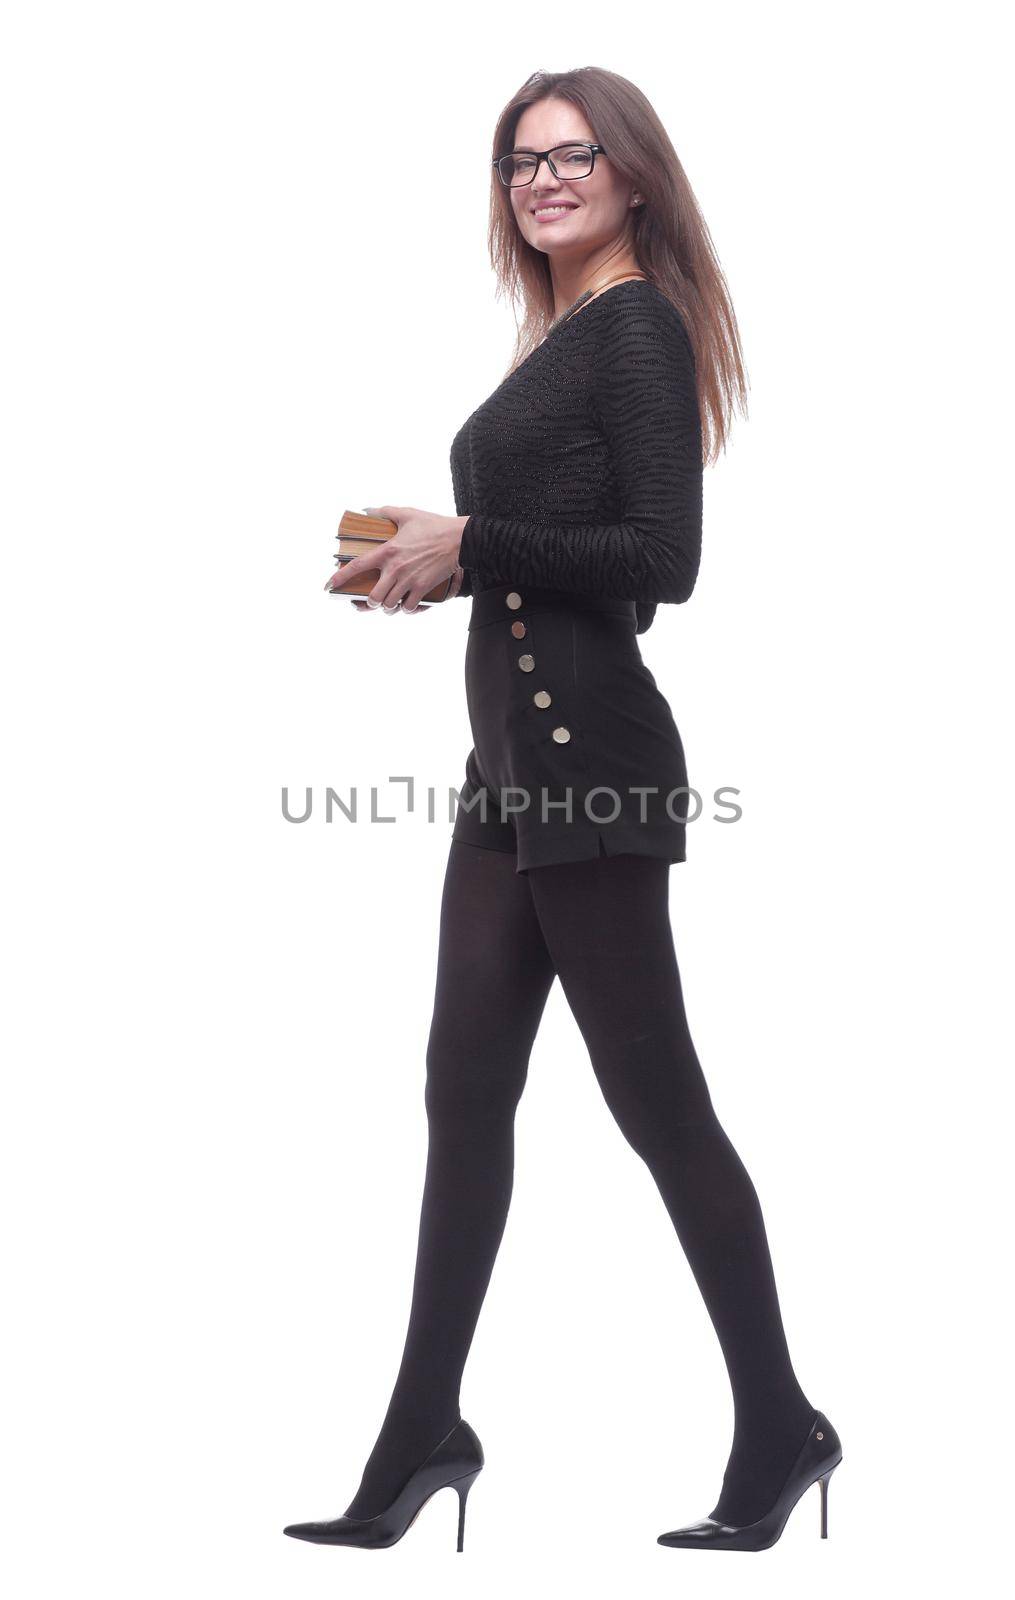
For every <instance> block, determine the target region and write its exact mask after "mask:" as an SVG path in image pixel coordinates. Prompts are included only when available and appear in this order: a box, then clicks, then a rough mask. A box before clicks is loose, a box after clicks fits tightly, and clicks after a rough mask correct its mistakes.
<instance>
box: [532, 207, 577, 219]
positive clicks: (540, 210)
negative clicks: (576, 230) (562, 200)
mask: <svg viewBox="0 0 1015 1600" xmlns="http://www.w3.org/2000/svg"><path fill="white" fill-rule="evenodd" d="M574 209H575V208H574V206H537V207H536V209H535V215H536V216H537V217H552V216H556V215H557V214H558V212H559V213H563V212H565V211H573V210H574Z"/></svg>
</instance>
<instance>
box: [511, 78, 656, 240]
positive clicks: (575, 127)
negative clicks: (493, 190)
mask: <svg viewBox="0 0 1015 1600" xmlns="http://www.w3.org/2000/svg"><path fill="white" fill-rule="evenodd" d="M572 140H576V141H578V142H580V143H582V144H597V143H598V140H597V139H596V135H595V132H594V130H593V129H592V128H590V126H589V124H588V123H587V122H586V121H585V118H584V116H583V115H582V113H581V111H580V110H579V109H578V107H577V106H573V105H572V104H571V103H570V101H569V100H554V99H548V100H539V101H537V102H536V104H535V105H531V106H526V108H525V110H524V111H523V112H522V115H521V116H520V118H519V119H518V126H517V128H516V130H515V138H514V146H513V148H514V149H515V150H516V151H518V150H550V149H552V148H553V147H554V146H555V145H558V144H567V143H568V142H569V141H572ZM561 173H562V176H561V177H559V178H555V177H554V175H553V173H552V172H551V171H550V168H549V165H548V163H547V162H546V161H541V162H540V164H539V171H538V172H537V173H536V176H535V177H534V178H533V180H532V182H531V183H530V184H525V185H524V186H521V185H520V186H519V187H517V188H511V189H509V190H508V194H509V195H510V197H511V205H512V209H513V211H514V214H515V221H516V222H517V224H518V227H519V229H520V230H521V233H522V236H523V238H525V239H526V240H527V241H528V242H529V244H531V245H534V246H535V248H536V249H537V250H542V251H544V252H545V253H546V254H547V255H550V256H552V257H553V258H554V259H555V260H571V259H572V258H573V259H574V260H576V261H577V260H581V259H586V258H589V257H592V256H594V255H597V254H601V253H602V252H603V251H604V250H606V251H609V250H610V248H611V247H612V246H614V245H618V244H619V245H624V244H626V242H627V241H628V238H629V230H628V219H629V217H630V214H631V212H632V210H634V209H637V207H636V204H635V201H636V199H637V190H636V189H635V188H634V186H633V185H632V184H631V182H630V181H629V180H628V179H626V178H623V177H621V175H620V174H619V173H618V172H617V170H616V168H615V167H614V166H613V164H612V162H611V161H610V160H609V158H608V156H606V155H597V156H596V164H595V166H594V168H593V170H592V173H591V175H590V176H589V177H587V178H575V179H573V180H569V179H568V177H567V174H566V169H565V168H564V167H563V166H562V167H561Z"/></svg>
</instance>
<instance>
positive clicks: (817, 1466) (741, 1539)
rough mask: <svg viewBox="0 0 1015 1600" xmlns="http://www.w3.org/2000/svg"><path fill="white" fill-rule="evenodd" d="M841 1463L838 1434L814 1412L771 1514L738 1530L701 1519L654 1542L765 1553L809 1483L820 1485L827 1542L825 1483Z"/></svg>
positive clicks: (712, 1519) (840, 1446)
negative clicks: (809, 1427) (801, 1446)
mask: <svg viewBox="0 0 1015 1600" xmlns="http://www.w3.org/2000/svg"><path fill="white" fill-rule="evenodd" d="M841 1460H842V1445H841V1443H840V1441H839V1435H838V1434H837V1433H836V1431H835V1429H834V1428H833V1427H832V1424H831V1423H830V1422H829V1420H828V1418H827V1417H826V1416H825V1415H824V1413H823V1412H821V1411H816V1412H815V1413H814V1421H813V1422H812V1424H811V1431H810V1433H809V1434H808V1435H807V1438H806V1440H805V1441H804V1445H803V1448H802V1449H801V1451H800V1454H799V1455H798V1456H797V1458H796V1460H795V1461H794V1463H793V1466H792V1467H791V1469H790V1474H789V1477H788V1478H787V1479H786V1482H785V1483H784V1484H783V1486H782V1488H781V1490H780V1491H779V1495H778V1498H777V1499H776V1502H775V1505H774V1506H773V1507H772V1509H771V1511H768V1512H766V1514H765V1515H764V1516H763V1517H761V1518H760V1519H759V1520H758V1521H757V1522H750V1523H747V1524H746V1525H745V1526H744V1527H741V1528H737V1527H734V1526H733V1525H732V1524H730V1523H728V1522H718V1521H716V1519H715V1518H714V1517H703V1518H702V1520H701V1521H700V1522H692V1523H691V1524H690V1525H689V1526H688V1527H686V1528H675V1529H674V1530H673V1532H672V1533H661V1534H660V1535H659V1538H658V1540H657V1543H658V1544H666V1545H670V1546H672V1547H673V1548H674V1549H676V1550H767V1549H768V1548H769V1546H770V1545H773V1544H775V1541H776V1540H777V1539H778V1538H779V1536H780V1534H781V1533H782V1530H783V1528H784V1527H785V1526H786V1523H787V1521H788V1520H789V1514H790V1512H791V1511H792V1509H793V1507H794V1506H795V1505H796V1503H797V1501H798V1500H799V1499H800V1497H801V1495H802V1494H803V1493H804V1491H805V1490H807V1489H809V1488H810V1486H811V1484H812V1483H820V1485H821V1537H822V1539H827V1538H828V1480H829V1478H830V1477H831V1476H832V1473H833V1472H834V1471H835V1469H836V1467H837V1466H838V1465H839V1462H840V1461H841Z"/></svg>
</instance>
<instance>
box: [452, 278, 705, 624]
mask: <svg viewBox="0 0 1015 1600" xmlns="http://www.w3.org/2000/svg"><path fill="white" fill-rule="evenodd" d="M451 476H452V483H453V486H454V496H455V511H456V514H457V515H458V516H465V515H466V514H468V521H467V523H466V524H465V529H464V532H463V534H462V542H461V549H460V552H459V557H458V560H459V563H460V565H461V566H462V568H463V569H464V573H465V580H464V582H463V584H462V588H461V590H460V591H459V592H460V593H461V594H473V593H476V592H477V591H478V590H480V589H485V588H491V587H494V586H495V585H498V584H502V583H517V584H518V585H519V587H521V586H523V585H524V584H527V583H528V584H531V585H533V586H534V587H537V588H542V587H546V588H554V589H564V590H570V591H575V592H580V593H586V594H599V595H611V596H615V597H617V598H620V599H627V600H634V601H636V602H637V612H638V626H637V631H638V632H639V633H644V631H645V629H646V628H648V627H650V626H651V623H652V619H653V617H654V615H655V611H656V606H657V604H658V603H659V602H660V601H672V602H677V603H679V602H681V601H684V600H686V599H687V598H688V597H689V595H690V594H691V591H692V589H693V588H694V584H695V580H696V578H697V574H698V564H699V561H700V557H701V520H702V454H701V422H700V414H699V410H698V399H697V391H696V387H695V375H694V356H693V352H692V348H691V343H690V340H689V339H688V336H687V332H686V329H685V327H684V324H683V322H682V321H681V318H680V315H679V313H678V311H677V309H676V307H675V306H674V305H673V304H672V302H671V301H670V300H669V299H668V298H667V297H666V296H665V295H664V294H663V293H662V291H661V290H660V289H658V288H656V286H655V284H653V283H650V282H648V281H647V280H645V279H639V278H630V279H628V280H626V281H625V282H624V283H619V284H614V285H612V286H611V287H610V288H608V289H605V290H603V292H602V293H601V294H599V295H597V296H595V297H594V298H593V299H592V300H590V301H589V302H588V303H587V304H586V305H585V306H582V307H580V308H579V309H578V310H577V311H574V312H572V313H571V315H570V316H569V317H568V318H567V319H566V320H565V321H564V322H561V323H558V324H557V326H556V327H555V328H553V329H552V330H551V332H550V333H549V334H548V335H547V337H546V338H545V339H544V341H543V343H542V344H540V345H538V346H537V347H536V349H535V350H534V351H532V353H531V354H530V355H529V356H527V357H526V359H525V360H524V361H523V362H522V363H521V364H520V365H519V366H518V367H516V368H515V370H514V372H512V373H510V374H509V375H508V377H507V378H505V379H504V381H503V382H502V383H501V384H500V385H499V387H498V388H497V389H495V390H494V392H493V394H491V395H490V396H489V398H488V399H487V400H484V402H483V403H482V405H480V406H479V408H478V409H477V410H476V411H474V412H473V413H472V415H471V416H470V417H469V418H468V420H467V421H466V422H465V423H464V424H463V426H462V427H461V428H460V430H459V432H458V433H457V434H456V435H455V439H454V442H453V443H452V446H451Z"/></svg>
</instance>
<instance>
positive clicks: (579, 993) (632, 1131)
mask: <svg viewBox="0 0 1015 1600" xmlns="http://www.w3.org/2000/svg"><path fill="white" fill-rule="evenodd" d="M515 865H516V862H515V857H514V856H513V855H511V854H508V853H507V852H502V851H498V850H486V849H481V848H480V847H479V846H477V845H472V844H466V843H465V842H464V841H460V840H452V843H451V849H450V854H449V857H448V864H447V871H446V874H445V879H444V891H443V897H442V902H441V920H440V943H439V951H438V963H437V981H436V993H435V1003H434V1012H433V1021H432V1024H431V1029H430V1038H429V1043H428V1046H427V1057H426V1067H427V1074H426V1113H427V1119H428V1125H429V1150H428V1157H427V1167H426V1180H425V1185H424V1191H423V1204H422V1214H421V1218H420V1229H419V1247H418V1255H417V1259H416V1272H415V1279H414V1284H413V1294H412V1306H411V1310H410V1314H409V1326H408V1332H407V1335H406V1342H405V1349H404V1352H403V1356H402V1362H401V1366H400V1368H399V1371H398V1376H397V1379H396V1382H395V1387H394V1390H393V1392H392V1395H391V1400H390V1402H389V1405H388V1409H387V1413H386V1415H385V1418H384V1422H383V1424H382V1427H381V1431H380V1434H379V1436H378V1438H377V1441H376V1443H375V1445H374V1448H373V1451H372V1452H371V1455H370V1458H369V1460H368V1461H367V1464H366V1467H365V1469H364V1472H363V1477H362V1480H361V1482H360V1486H359V1489H358V1490H357V1493H356V1495H355V1498H354V1499H353V1500H352V1502H351V1504H350V1505H349V1506H348V1507H347V1508H346V1515H347V1516H354V1517H367V1516H373V1515H374V1514H375V1513H376V1512H378V1511H380V1510H381V1509H382V1507H383V1506H385V1505H387V1504H388V1503H389V1501H391V1500H392V1499H393V1498H394V1496H395V1494H396V1493H397V1492H398V1490H399V1489H400V1488H401V1486H402V1484H403V1483H404V1482H405V1480H406V1479H407V1478H408V1476H409V1474H410V1473H411V1472H412V1471H413V1470H414V1468H415V1467H416V1466H418V1465H419V1463H420V1462H421V1461H422V1460H423V1458H424V1457H425V1456H426V1455H428V1454H429V1452H430V1451H431V1450H432V1449H433V1447H434V1445H435V1444H436V1443H437V1442H438V1440H439V1439H441V1438H443V1436H444V1435H445V1434H446V1433H447V1432H448V1431H449V1429H450V1428H451V1427H453V1425H454V1423H455V1422H456V1421H457V1420H458V1418H459V1417H460V1415H461V1412H460V1410H459V1387H460V1384H461V1380H462V1374H463V1371H464V1368H465V1361H466V1357H467V1356H468V1353H469V1347H470V1345H471V1343H472V1337H473V1334H474V1332H475V1328H476V1323H477V1321H478V1318H479V1313H480V1309H481V1307H482V1304H483V1299H484V1296H485V1294H486V1290H487V1286H488V1284H489V1280H490V1275H491V1272H492V1270H493V1264H494V1259H495V1257H496V1254H497V1250H498V1247H499V1245H500V1241H501V1237H502V1235H503V1232H504V1225H505V1222H506V1219H507V1213H508V1206H509V1204H510V1200H511V1188H512V1181H513V1171H514V1115H515V1108H516V1106H517V1104H518V1100H519V1097H520V1096H521V1093H522V1089H523V1088H524V1085H525V1078H526V1073H527V1070H528V1062H529V1053H530V1051H531V1049H532V1044H533V1041H534V1039H535V1036H536V1030H537V1028H538V1026H539V1021H540V1018H541V1016H542V1013H543V1008H544V1005H545V1002H546V998H547V995H548V993H549V990H550V986H551V984H552V982H553V979H554V976H555V975H557V976H559V977H560V981H561V985H562V987H563V990H564V994H565V997H566V999H567V1002H568V1005H569V1006H570V1008H571V1010H572V1012H573V1014H574V1016H575V1019H576V1021H577V1023H578V1026H579V1028H580V1029H581V1033H582V1036H583V1038H584V1040H585V1043H586V1045H587V1046H588V1051H589V1055H590V1057H591V1061H592V1066H593V1069H594V1071H595V1074H596V1077H597V1079H598V1081H599V1085H600V1088H601V1089H602V1091H603V1095H604V1096H605V1098H606V1101H607V1104H608V1105H609V1108H610V1110H611V1111H612V1113H613V1115H614V1117H615V1118H616V1120H617V1123H618V1124H619V1126H620V1129H621V1131H622V1132H623V1134H624V1137H625V1138H626V1139H627V1140H628V1142H629V1143H630V1144H631V1145H632V1147H633V1148H634V1149H635V1150H636V1151H637V1153H638V1154H639V1155H640V1156H641V1157H642V1159H643V1160H644V1161H645V1163H646V1164H647V1166H648V1168H649V1170H650V1172H651V1173H652V1176H653V1178H654V1179H655V1181H656V1184H657V1185H658V1187H659V1191H660V1193H661V1194H662V1197H663V1201H664V1203H665V1205H666V1209H667V1211H668V1212H669V1215H670V1217H671V1219H672V1221H673V1226H674V1228H675V1229H676V1232H677V1236H678V1238H679V1240H680V1244H681V1246H682V1247H683V1250H684V1252H685V1254H686V1256H687V1260H688V1262H689V1263H690V1267H691V1270H692V1272H693V1273H694V1277H695V1280H696V1282H697V1284H698V1287H699V1288H700V1290H701V1293H702V1296H703V1297H704V1300H705V1304H706V1306H707V1308H708V1312H709V1315H710V1316H711V1319H712V1323H713V1325H714V1327H715V1331H716V1333H717V1335H718V1338H719V1342H720V1345H721V1347H722V1352H723V1356H724V1358H725V1361H726V1366H727V1370H728V1372H729V1377H730V1383H731V1385H732V1389H733V1399H734V1416H735V1426H734V1436H733V1448H732V1452H731V1455H730V1458H729V1463H728V1466H727V1468H726V1474H725V1477H724V1479H723V1486H722V1492H721V1495H720V1498H719V1501H718V1504H717V1505H716V1507H715V1508H714V1511H713V1515H716V1516H718V1517H720V1518H722V1519H723V1520H725V1521H730V1522H734V1523H738V1524H740V1523H746V1522H754V1521H756V1520H757V1518H758V1517H760V1516H762V1515H763V1514H764V1513H765V1512H766V1511H768V1509H769V1508H770V1506H771V1504H772V1503H773V1501H774V1500H775V1497H776V1495H777V1493H778V1491H779V1489H780V1488H781V1486H782V1483H783V1481H784V1479H785V1478H786V1476H787V1474H788V1472H789V1469H790V1467H791V1465H792V1463H793V1460H794V1458H795V1456H796V1454H797V1452H798V1451H799V1449H800V1447H801V1445H802V1444H803V1442H804V1439H805V1437H806V1435H807V1433H808V1430H809V1428H810V1425H811V1422H812V1420H813V1415H814V1408H813V1407H812V1406H811V1404H810V1402H809V1401H808V1400H807V1398H806V1396H805V1395H804V1393H803V1391H802V1390H801V1388H800V1385H799V1383H798V1382H797V1379H796V1376H795V1374H794V1372H793V1367H792V1364H791V1362H790V1357H789V1351H788V1349H787V1346H786V1337H785V1333H784V1331H783V1325H782V1317H781V1315H780V1311H779V1301H778V1296H777V1294H776V1286H775V1279H774V1276H773V1272H772V1263H771V1259H770V1257H769V1251H768V1241H767V1238H766V1236H765V1226H764V1222H763V1220H762V1215H761V1209H760V1207H759V1205H758V1198H757V1195H756V1193H755V1190H754V1186H753V1184H752V1183H751V1180H750V1177H749V1176H748V1174H747V1172H746V1170H745V1169H744V1166H743V1164H742V1163H741V1161H740V1158H739V1156H738V1155H737V1153H736V1151H735V1150H734V1148H733V1146H732V1145H731V1143H730V1141H729V1139H728V1138H727V1137H726V1134H725V1133H724V1132H723V1129H722V1127H721V1126H720V1124H719V1122H718V1120H717V1118H716V1115H715V1112H714V1110H713V1108H712V1103H711V1100H710V1098H709V1093H708V1089H707V1087H706V1083H705V1078H704V1075H703V1073H702V1070H701V1066H700V1063H699V1061H698V1057H697V1054H696V1052H695V1049H694V1045H693V1043H692V1041H691V1035H690V1032H689V1030H688V1025H687V1019H686V1017H685V1015H684V1003H683V997H682V992H681V984H680V976H679V972H678V970H677V961H676V956H675V953H674V948H673V936H672V930H671V927H670V919H669V870H670V864H669V862H667V861H664V860H662V859H659V858H655V857H650V856H637V855H629V854H623V855H617V856H605V855H601V856H600V857H599V859H598V860H594V861H581V862H574V863H566V864H556V865H553V866H546V867H534V868H532V869H531V870H530V871H529V872H528V873H527V874H526V873H518V872H516V871H515Z"/></svg>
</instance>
